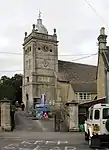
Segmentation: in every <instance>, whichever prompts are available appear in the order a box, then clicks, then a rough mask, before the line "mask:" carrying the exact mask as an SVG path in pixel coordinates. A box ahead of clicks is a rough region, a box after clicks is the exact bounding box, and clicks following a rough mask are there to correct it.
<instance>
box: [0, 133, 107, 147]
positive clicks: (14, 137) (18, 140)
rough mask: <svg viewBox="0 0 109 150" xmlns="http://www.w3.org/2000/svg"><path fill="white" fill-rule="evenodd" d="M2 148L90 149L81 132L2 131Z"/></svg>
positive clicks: (0, 141) (0, 144) (0, 137)
mask: <svg viewBox="0 0 109 150" xmlns="http://www.w3.org/2000/svg"><path fill="white" fill-rule="evenodd" d="M0 148H1V149H0V150H90V148H89V147H88V144H87V142H86V141H85V140H84V134H83V133H80V132H79V133H76V132H74V133H72V132H66V133H65V132H64V133H62V132H61V133H59V132H29V133H28V132H25V131H23V132H22V133H21V132H16V133H15V132H13V133H1V134H0ZM95 150H96V149H95ZM101 150H102V149H101ZM105 150H106V148H105Z"/></svg>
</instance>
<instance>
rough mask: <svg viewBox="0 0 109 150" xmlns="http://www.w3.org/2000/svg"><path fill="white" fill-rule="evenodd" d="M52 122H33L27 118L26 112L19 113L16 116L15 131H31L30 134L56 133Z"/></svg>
mask: <svg viewBox="0 0 109 150" xmlns="http://www.w3.org/2000/svg"><path fill="white" fill-rule="evenodd" d="M53 123H54V122H53V119H52V120H45V121H43V120H32V119H31V118H29V117H26V114H25V112H23V111H18V112H16V114H15V130H14V131H29V132H33V131H34V132H47V131H52V132H53V131H54V128H53V126H54V125H53Z"/></svg>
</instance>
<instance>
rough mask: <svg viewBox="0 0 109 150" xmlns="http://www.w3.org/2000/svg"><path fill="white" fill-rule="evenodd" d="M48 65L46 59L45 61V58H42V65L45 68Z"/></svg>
mask: <svg viewBox="0 0 109 150" xmlns="http://www.w3.org/2000/svg"><path fill="white" fill-rule="evenodd" d="M48 65H49V63H48V61H47V60H46V59H44V61H43V66H44V67H45V68H47V67H48Z"/></svg>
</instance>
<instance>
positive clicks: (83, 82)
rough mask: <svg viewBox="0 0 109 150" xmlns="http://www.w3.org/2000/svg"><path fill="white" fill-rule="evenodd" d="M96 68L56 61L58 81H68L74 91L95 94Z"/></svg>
mask: <svg viewBox="0 0 109 150" xmlns="http://www.w3.org/2000/svg"><path fill="white" fill-rule="evenodd" d="M96 69H97V66H92V65H85V64H79V63H74V62H67V61H62V60H58V72H59V74H58V80H59V81H70V82H71V84H72V87H73V89H74V91H75V92H76V91H78V92H96V91H97V89H96Z"/></svg>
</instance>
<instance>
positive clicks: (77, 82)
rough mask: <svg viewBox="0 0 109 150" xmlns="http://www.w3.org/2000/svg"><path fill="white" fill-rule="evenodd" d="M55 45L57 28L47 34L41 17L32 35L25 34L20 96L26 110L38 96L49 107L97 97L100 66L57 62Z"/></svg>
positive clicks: (56, 42)
mask: <svg viewBox="0 0 109 150" xmlns="http://www.w3.org/2000/svg"><path fill="white" fill-rule="evenodd" d="M58 42H59V41H58V40H57V33H56V29H54V31H53V34H52V35H49V33H48V31H47V29H46V28H45V26H44V25H43V23H42V19H41V18H40V16H39V18H38V19H37V24H36V25H35V24H33V27H32V31H31V33H30V34H27V32H25V38H24V43H23V53H24V55H23V60H24V61H23V62H24V64H23V66H24V72H23V86H22V94H23V102H24V103H25V105H26V107H28V109H29V108H30V107H33V105H34V103H35V101H36V100H37V98H39V97H40V96H41V94H45V95H46V99H47V103H50V104H51V105H55V103H61V102H68V101H72V100H76V101H77V102H80V101H90V100H93V99H95V97H96V96H97V76H98V75H97V70H100V69H99V67H97V66H92V65H86V64H79V63H74V62H67V61H62V60H58ZM101 71H102V69H101ZM98 72H99V74H100V71H98ZM100 77H101V76H99V79H100ZM103 94H104V93H103Z"/></svg>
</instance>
